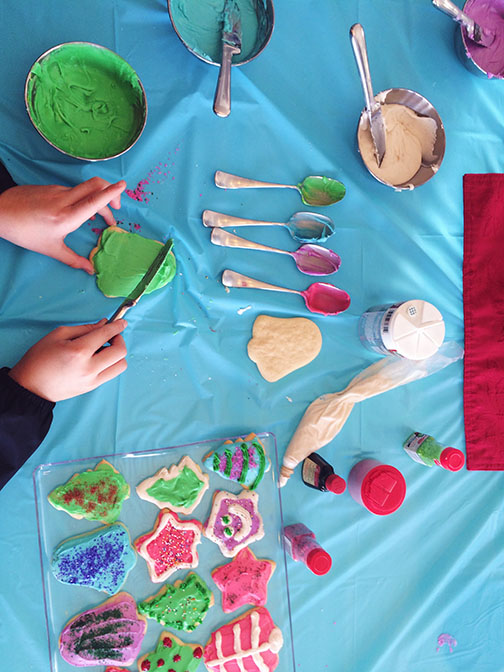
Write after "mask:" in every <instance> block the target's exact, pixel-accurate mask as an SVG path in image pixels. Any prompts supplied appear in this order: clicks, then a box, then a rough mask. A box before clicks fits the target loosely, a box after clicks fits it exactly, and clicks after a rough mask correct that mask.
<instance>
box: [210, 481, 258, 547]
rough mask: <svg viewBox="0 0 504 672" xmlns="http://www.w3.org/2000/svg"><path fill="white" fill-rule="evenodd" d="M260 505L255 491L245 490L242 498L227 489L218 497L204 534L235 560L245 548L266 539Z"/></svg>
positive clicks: (218, 493)
mask: <svg viewBox="0 0 504 672" xmlns="http://www.w3.org/2000/svg"><path fill="white" fill-rule="evenodd" d="M258 502H259V495H258V494H257V492H253V491H251V490H242V492H241V493H240V494H239V495H233V494H232V493H230V492H226V491H225V490H219V491H217V492H216V493H215V494H214V500H213V504H212V510H211V512H210V517H209V518H208V520H207V522H206V524H205V527H204V530H203V534H204V535H205V536H206V537H207V538H208V539H211V540H212V541H214V542H215V543H216V544H218V546H219V548H220V549H221V552H222V555H224V556H226V557H227V558H232V557H234V556H235V555H236V554H237V553H238V551H240V550H241V549H242V548H245V546H248V545H249V544H251V543H252V542H253V541H257V540H258V539H262V538H263V536H264V526H263V521H262V518H261V515H260V513H259V511H258V508H257V506H258Z"/></svg>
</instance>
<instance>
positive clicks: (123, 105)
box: [25, 42, 147, 161]
mask: <svg viewBox="0 0 504 672" xmlns="http://www.w3.org/2000/svg"><path fill="white" fill-rule="evenodd" d="M25 104H26V109H27V112H28V115H29V117H30V119H31V121H32V123H33V125H34V127H35V128H36V129H37V131H38V132H39V133H40V135H41V136H42V137H43V138H44V139H45V140H47V142H48V143H49V144H51V145H52V146H53V147H55V148H56V149H58V150H59V151H60V152H63V153H64V154H67V155H69V156H72V157H74V158H77V159H84V160H87V161H102V160H104V159H111V158H115V157H116V156H119V155H120V154H124V152H126V151H127V150H128V149H130V147H132V146H133V145H134V144H135V142H136V141H137V140H138V138H139V137H140V135H141V134H142V131H143V129H144V127H145V123H146V120H147V99H146V96H145V90H144V88H143V86H142V83H141V81H140V78H139V77H138V75H137V73H136V72H135V71H134V70H133V68H132V67H131V66H130V65H129V63H127V62H126V61H125V60H124V59H123V58H121V56H119V55H118V54H116V53H115V52H113V51H111V50H110V49H108V48H107V47H103V46H101V45H98V44H93V43H91V42H67V43H65V44H59V45H57V46H55V47H52V48H51V49H49V50H48V51H46V52H45V53H43V54H42V55H41V56H40V57H39V58H38V59H37V60H36V61H35V63H34V64H33V65H32V67H31V68H30V71H29V73H28V76H27V78H26V85H25Z"/></svg>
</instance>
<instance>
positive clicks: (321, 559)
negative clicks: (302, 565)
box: [306, 548, 332, 576]
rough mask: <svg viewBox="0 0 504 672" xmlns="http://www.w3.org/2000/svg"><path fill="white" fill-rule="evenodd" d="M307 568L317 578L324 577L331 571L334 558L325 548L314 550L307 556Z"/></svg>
mask: <svg viewBox="0 0 504 672" xmlns="http://www.w3.org/2000/svg"><path fill="white" fill-rule="evenodd" d="M306 566H307V567H308V569H311V571H312V572H313V573H314V574H317V576H322V574H327V572H328V571H329V570H330V569H331V566H332V558H331V556H330V555H329V553H328V552H327V551H324V549H323V548H313V549H312V550H311V551H310V552H309V553H308V555H307V556H306Z"/></svg>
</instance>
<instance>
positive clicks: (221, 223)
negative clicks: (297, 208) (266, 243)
mask: <svg viewBox="0 0 504 672" xmlns="http://www.w3.org/2000/svg"><path fill="white" fill-rule="evenodd" d="M202 218H203V224H204V225H205V226H208V227H210V228H223V227H224V228H225V227H227V226H229V227H231V226H232V227H235V226H286V227H287V229H288V230H289V233H290V234H291V236H292V237H293V238H294V239H295V240H299V241H300V242H301V243H311V242H313V241H315V240H316V241H318V242H320V243H323V242H325V241H326V240H327V239H328V238H329V237H330V236H332V234H333V233H334V230H335V226H334V222H333V221H332V219H331V218H330V217H325V216H324V215H318V214H317V213H315V212H295V213H294V214H293V215H292V217H291V218H290V219H289V220H288V221H287V222H265V221H262V220H256V219H244V218H243V217H233V216H232V215H225V214H224V213H222V212H215V211H214V210H205V211H204V212H203V215H202Z"/></svg>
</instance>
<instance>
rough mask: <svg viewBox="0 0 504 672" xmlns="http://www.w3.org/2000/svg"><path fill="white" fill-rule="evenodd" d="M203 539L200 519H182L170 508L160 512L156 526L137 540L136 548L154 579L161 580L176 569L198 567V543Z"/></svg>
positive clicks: (158, 581)
mask: <svg viewBox="0 0 504 672" xmlns="http://www.w3.org/2000/svg"><path fill="white" fill-rule="evenodd" d="M200 542H201V523H200V522H199V520H180V518H179V517H178V516H177V514H176V513H173V511H170V510H169V509H162V511H160V512H159V514H158V516H157V519H156V523H155V525H154V529H153V530H152V531H151V532H148V533H147V534H144V535H142V536H141V537H138V539H136V540H135V548H136V550H137V552H138V553H139V555H141V556H142V558H144V560H145V561H146V562H147V567H148V570H149V575H150V578H151V581H153V582H154V583H161V582H162V581H166V579H167V578H168V577H169V576H170V575H171V574H173V572H176V571H177V569H191V568H192V567H197V566H198V562H199V558H198V552H197V550H196V546H197V545H198V544H199V543H200Z"/></svg>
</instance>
